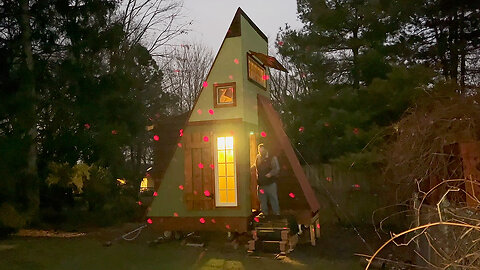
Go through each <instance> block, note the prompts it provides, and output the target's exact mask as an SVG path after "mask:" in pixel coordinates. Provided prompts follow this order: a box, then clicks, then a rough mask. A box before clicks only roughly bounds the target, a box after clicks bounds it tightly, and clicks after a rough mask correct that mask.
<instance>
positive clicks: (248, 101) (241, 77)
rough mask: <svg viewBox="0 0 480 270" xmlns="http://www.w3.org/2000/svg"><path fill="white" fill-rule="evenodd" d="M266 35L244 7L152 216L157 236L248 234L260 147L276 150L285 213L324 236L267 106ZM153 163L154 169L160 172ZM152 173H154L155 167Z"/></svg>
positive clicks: (270, 63)
mask: <svg viewBox="0 0 480 270" xmlns="http://www.w3.org/2000/svg"><path fill="white" fill-rule="evenodd" d="M267 44H268V42H267V37H266V36H265V34H263V33H262V32H261V31H260V29H258V27H257V26H256V25H255V24H254V23H253V22H252V20H251V19H250V18H249V17H248V16H247V15H246V14H245V13H244V12H243V11H242V10H241V9H240V8H239V9H238V10H237V12H236V14H235V16H234V18H233V21H232V23H231V25H230V28H229V29H228V32H227V34H226V36H225V39H224V40H223V43H222V45H221V47H220V50H219V51H218V54H217V56H216V58H215V60H214V63H213V66H212V67H211V69H210V72H209V74H208V76H207V79H206V81H205V83H204V85H203V89H202V91H201V93H200V94H199V96H198V97H197V100H196V103H195V106H194V108H193V110H192V112H191V114H190V116H189V117H188V120H187V122H186V124H185V126H184V128H183V129H182V130H180V131H179V133H178V134H179V141H178V144H177V147H176V149H175V151H174V153H173V157H172V159H171V161H170V163H169V164H168V167H167V168H166V170H165V171H164V172H163V176H161V177H160V179H157V183H158V184H157V185H156V192H155V195H156V196H155V197H154V200H153V202H152V204H151V206H150V208H149V211H148V214H147V216H148V218H149V219H150V221H151V223H152V224H151V226H152V227H153V228H155V229H158V230H162V231H164V230H171V231H202V230H212V231H213V230H223V231H232V232H246V231H248V230H249V223H250V222H251V221H252V209H258V199H257V187H256V186H257V184H256V176H255V173H254V171H255V170H254V169H252V168H251V167H252V165H253V164H254V163H255V157H256V154H257V143H259V142H267V143H268V145H270V146H274V148H273V149H271V152H273V154H275V155H277V156H278V157H279V161H280V166H281V173H280V177H279V181H278V197H279V201H280V208H281V211H282V214H288V215H294V216H296V218H297V222H298V223H299V224H304V225H307V226H310V231H311V233H312V235H315V233H313V232H314V231H316V234H317V235H318V233H319V230H318V228H319V223H318V210H319V204H318V201H317V199H316V197H315V195H314V192H313V190H312V188H311V186H310V184H309V182H308V181H307V178H306V176H305V174H304V172H303V170H302V168H301V166H300V163H299V161H298V159H297V157H296V155H295V152H294V150H293V148H292V146H291V144H290V141H289V139H288V137H287V135H286V134H285V132H284V131H283V128H282V127H283V126H282V122H281V120H280V118H279V115H278V114H277V112H275V110H274V108H273V106H272V104H271V102H270V92H269V85H268V69H267V67H272V68H276V69H280V70H283V71H286V70H285V69H284V68H283V67H282V65H280V64H279V63H278V62H277V60H276V59H275V58H273V57H269V56H267V54H268V52H267V47H268V45H267ZM161 165H162V164H156V165H155V166H161ZM154 170H155V168H154Z"/></svg>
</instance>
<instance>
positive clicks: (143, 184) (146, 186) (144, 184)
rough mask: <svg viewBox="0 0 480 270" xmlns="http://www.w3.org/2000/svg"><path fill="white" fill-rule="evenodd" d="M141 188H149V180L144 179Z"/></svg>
mask: <svg viewBox="0 0 480 270" xmlns="http://www.w3.org/2000/svg"><path fill="white" fill-rule="evenodd" d="M140 188H148V179H147V178H146V177H144V178H143V179H142V182H141V183H140Z"/></svg>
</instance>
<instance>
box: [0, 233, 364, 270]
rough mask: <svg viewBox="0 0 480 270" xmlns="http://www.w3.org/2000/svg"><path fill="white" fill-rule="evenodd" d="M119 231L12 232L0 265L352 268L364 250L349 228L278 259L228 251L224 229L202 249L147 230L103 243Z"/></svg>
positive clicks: (11, 269) (143, 269)
mask: <svg viewBox="0 0 480 270" xmlns="http://www.w3.org/2000/svg"><path fill="white" fill-rule="evenodd" d="M123 231H125V230H123ZM327 233H328V234H327ZM121 234H122V230H120V229H108V230H101V231H96V232H91V233H88V234H87V235H86V236H80V237H73V238H66V237H63V238H62V237H48V238H47V237H25V236H22V237H21V236H14V237H12V238H9V239H6V240H2V241H0V258H1V259H0V269H2V270H3V269H5V270H7V269H8V270H16V269H29V270H36V269H52V270H55V269H69V270H74V269H115V270H136V269H138V270H148V269H203V270H214V269H229V270H234V269H255V270H262V269H352V270H355V269H363V268H362V266H361V265H360V260H359V259H358V257H354V256H353V253H355V252H363V253H368V251H367V250H366V248H365V247H364V246H362V245H363V244H362V243H361V241H360V240H359V238H358V237H356V234H355V233H354V232H353V230H351V229H343V228H336V229H335V232H333V231H332V232H324V234H325V235H322V238H321V239H320V241H319V242H318V245H317V246H316V247H312V246H310V245H309V244H305V243H304V244H299V245H298V246H297V248H296V249H295V251H293V252H292V253H291V254H290V256H288V257H287V258H285V259H283V260H275V259H274V256H275V254H274V253H273V252H271V253H269V252H258V254H256V255H254V256H247V255H246V249H245V248H244V247H243V246H242V245H240V247H239V248H238V249H233V247H232V245H231V244H230V243H228V242H227V241H226V234H223V233H210V234H206V235H204V239H205V240H206V241H205V243H206V246H205V247H203V248H200V247H188V246H185V245H182V243H181V242H180V241H170V242H166V243H161V244H157V245H154V246H151V245H148V244H147V242H148V241H149V240H154V239H156V237H157V236H158V235H156V234H155V233H153V232H151V231H149V230H148V229H147V230H145V231H144V232H142V234H141V235H140V236H139V237H138V238H137V239H135V240H134V241H124V240H121V241H117V242H114V243H113V244H112V245H111V246H110V247H105V246H104V245H103V243H104V242H105V241H107V240H112V239H113V238H115V237H117V236H119V235H121ZM2 247H4V248H2Z"/></svg>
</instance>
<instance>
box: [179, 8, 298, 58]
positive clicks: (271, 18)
mask: <svg viewBox="0 0 480 270" xmlns="http://www.w3.org/2000/svg"><path fill="white" fill-rule="evenodd" d="M239 7H240V8H242V9H243V11H244V12H245V13H246V14H247V15H248V16H249V17H250V19H252V21H253V22H254V23H255V24H256V25H257V26H258V27H259V28H260V30H262V32H263V33H265V35H266V36H267V37H268V41H269V45H271V44H272V43H273V42H274V41H275V38H276V35H277V33H278V30H279V28H280V27H282V28H284V27H285V23H288V24H289V25H290V26H292V27H293V28H300V27H301V25H302V24H301V22H300V21H299V20H298V19H297V1H296V0H184V14H183V15H184V16H185V17H187V18H188V19H191V20H193V24H192V26H191V29H192V31H191V32H190V33H189V34H188V36H186V37H185V36H182V39H186V40H188V41H195V42H200V43H203V44H206V45H207V46H209V47H210V48H211V49H213V50H214V52H216V51H217V50H218V49H219V47H220V45H221V43H222V40H223V38H224V37H225V34H226V32H227V30H228V27H229V26H230V23H231V21H232V19H233V16H234V15H235V12H236V10H237V8H239Z"/></svg>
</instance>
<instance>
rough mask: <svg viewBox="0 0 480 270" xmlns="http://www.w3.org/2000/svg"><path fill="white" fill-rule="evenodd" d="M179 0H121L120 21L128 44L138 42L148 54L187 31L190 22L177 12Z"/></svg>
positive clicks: (156, 52)
mask: <svg viewBox="0 0 480 270" xmlns="http://www.w3.org/2000/svg"><path fill="white" fill-rule="evenodd" d="M182 8H183V0H122V3H121V8H120V22H121V24H122V26H123V30H124V31H125V32H126V33H127V41H128V45H129V46H133V45H136V44H138V43H141V44H142V45H143V46H145V47H146V48H147V49H148V51H149V52H150V54H152V55H154V56H159V55H160V54H159V53H158V51H159V49H161V48H162V46H164V45H166V44H167V43H168V42H169V41H171V40H172V39H174V38H176V37H178V36H179V35H181V34H184V33H186V32H187V26H188V25H190V24H191V22H190V21H185V20H183V17H182V15H181V12H182Z"/></svg>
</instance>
